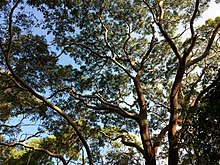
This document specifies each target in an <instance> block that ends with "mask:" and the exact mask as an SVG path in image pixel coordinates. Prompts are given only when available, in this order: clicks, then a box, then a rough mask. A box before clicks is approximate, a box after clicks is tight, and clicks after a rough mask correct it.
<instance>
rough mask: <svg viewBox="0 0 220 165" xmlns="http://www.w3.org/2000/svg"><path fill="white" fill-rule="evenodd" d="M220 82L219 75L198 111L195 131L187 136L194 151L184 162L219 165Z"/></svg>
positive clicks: (193, 123) (194, 121)
mask: <svg viewBox="0 0 220 165" xmlns="http://www.w3.org/2000/svg"><path fill="white" fill-rule="evenodd" d="M219 80H220V76H219V73H218V75H217V77H216V79H215V80H214V81H213V82H212V83H211V85H210V86H209V88H210V90H209V92H208V93H207V94H206V95H205V97H204V98H203V99H202V101H201V103H200V105H199V106H198V107H197V109H196V111H197V113H196V114H195V116H194V119H193V122H192V124H191V125H190V127H191V130H193V131H191V132H189V133H188V134H186V135H187V142H188V143H189V144H191V147H189V149H191V150H192V151H189V154H188V157H186V158H185V160H184V161H187V162H193V163H192V164H210V165H211V164H219V161H220V159H219V156H218V155H219V147H220V146H219V135H220V134H219V133H220V132H219V130H218V126H219V121H220V120H219V108H220V100H219V94H220V91H219V85H220V84H219V83H220V81H219ZM192 153H195V154H194V155H193V154H192ZM188 164H189V163H188Z"/></svg>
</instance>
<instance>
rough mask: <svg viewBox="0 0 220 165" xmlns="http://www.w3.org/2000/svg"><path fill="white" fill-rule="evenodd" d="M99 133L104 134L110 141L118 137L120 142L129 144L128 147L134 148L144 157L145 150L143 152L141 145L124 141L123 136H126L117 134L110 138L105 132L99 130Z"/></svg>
mask: <svg viewBox="0 0 220 165" xmlns="http://www.w3.org/2000/svg"><path fill="white" fill-rule="evenodd" d="M101 133H102V134H104V136H105V137H107V138H108V139H110V140H111V141H116V140H118V139H121V142H122V144H124V145H126V146H129V147H134V148H136V149H137V150H138V151H139V152H140V153H141V154H142V155H143V156H144V157H145V152H144V150H143V148H141V146H139V145H138V144H137V143H134V142H129V141H126V140H125V137H126V136H125V135H119V136H117V137H115V138H111V137H110V136H108V135H107V134H106V133H105V132H102V131H101ZM128 135H129V134H128Z"/></svg>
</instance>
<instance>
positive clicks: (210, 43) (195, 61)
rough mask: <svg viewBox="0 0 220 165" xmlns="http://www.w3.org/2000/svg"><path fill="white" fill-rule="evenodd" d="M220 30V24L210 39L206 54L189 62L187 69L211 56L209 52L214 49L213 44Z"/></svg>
mask: <svg viewBox="0 0 220 165" xmlns="http://www.w3.org/2000/svg"><path fill="white" fill-rule="evenodd" d="M219 28H220V23H218V25H217V26H216V28H215V29H214V31H213V33H212V36H211V37H210V38H209V40H208V44H207V46H206V49H205V51H204V53H203V54H202V55H201V56H199V57H197V58H195V59H193V60H191V61H189V62H188V63H187V67H189V66H191V65H193V64H196V63H198V62H199V61H201V60H202V59H204V58H205V57H206V56H208V55H209V52H210V50H211V47H212V44H213V42H214V39H215V36H216V35H217V34H218V31H219Z"/></svg>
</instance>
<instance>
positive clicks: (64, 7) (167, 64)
mask: <svg viewBox="0 0 220 165" xmlns="http://www.w3.org/2000/svg"><path fill="white" fill-rule="evenodd" d="M209 2H210V0H201V1H199V6H198V9H197V10H196V9H195V6H196V2H192V1H189V0H187V1H176V0H175V1H174V0H170V1H165V2H164V4H163V8H161V3H162V1H160V3H159V1H158V0H145V1H142V0H133V1H123V0H109V1H96V0H90V1H82V0H74V1H70V0H51V1H42V0H27V1H24V2H20V3H18V6H17V7H16V9H15V11H14V13H13V15H12V16H11V15H10V12H11V13H12V9H13V5H15V4H16V1H1V2H0V9H1V15H0V21H1V22H0V23H1V24H0V43H1V49H0V124H1V128H0V134H1V135H4V136H2V137H4V138H3V139H4V140H2V139H1V142H2V141H4V142H7V143H13V142H15V141H19V140H20V141H22V140H23V142H25V144H28V145H30V146H35V147H41V148H45V149H48V151H50V152H53V153H59V154H61V155H62V156H63V157H64V158H65V159H66V160H69V161H70V162H71V161H75V162H81V161H82V160H86V159H85V157H84V154H83V152H84V151H85V149H84V147H85V145H84V144H82V141H81V139H79V136H78V134H77V132H76V129H74V128H72V127H70V122H68V121H67V120H66V118H65V117H64V116H65V115H67V116H68V117H70V118H71V121H74V123H75V124H76V126H77V128H78V130H79V132H80V133H82V136H83V137H84V138H85V139H86V141H87V143H88V144H89V146H90V148H91V151H92V156H93V158H94V163H95V164H100V163H103V164H142V163H143V161H144V159H145V160H146V157H144V154H143V153H141V152H140V151H142V150H143V148H144V144H145V143H148V142H146V141H145V140H144V139H143V135H142V134H141V131H140V130H142V132H143V130H144V131H146V130H147V131H149V133H150V135H149V136H148V135H146V136H148V137H149V139H150V143H152V145H151V147H152V148H154V147H155V146H154V143H156V142H157V140H158V137H159V136H160V135H161V134H160V133H161V132H162V130H163V129H164V128H165V127H166V126H167V125H168V124H167V123H169V122H170V121H171V120H170V119H169V116H170V112H171V109H170V107H172V106H171V104H172V103H171V102H172V95H171V93H172V92H173V91H174V90H175V89H176V88H177V87H176V86H174V84H175V83H174V80H175V79H176V80H177V81H179V82H180V84H181V85H180V87H178V88H179V89H178V90H177V96H178V97H177V104H178V105H177V107H178V108H176V111H177V112H176V113H177V115H178V116H179V118H181V117H182V118H181V119H182V120H183V121H186V119H187V117H188V116H190V115H191V116H196V117H198V120H197V121H199V122H198V123H196V128H195V130H196V133H195V137H197V138H198V139H200V140H201V141H199V140H198V142H201V144H203V146H204V148H202V147H201V144H200V143H199V144H197V143H196V142H195V143H194V144H195V146H191V145H188V146H187V147H188V148H189V150H191V149H192V148H195V150H196V151H198V154H199V157H205V158H206V157H210V158H209V159H210V160H211V159H212V154H213V155H214V156H215V154H216V155H217V154H218V153H217V152H214V150H213V148H211V149H210V150H209V151H212V152H208V154H205V153H207V151H206V150H207V149H208V148H210V146H211V145H212V142H213V143H214V144H216V145H214V147H216V146H217V142H218V141H217V140H216V139H217V138H215V137H214V135H215V134H217V133H216V132H214V131H215V128H216V127H217V125H216V123H215V122H214V121H219V119H217V118H214V117H215V116H213V114H216V113H218V111H217V109H218V106H219V105H218V100H215V97H214V94H210V96H208V95H207V97H205V98H206V99H204V100H203V102H204V106H202V104H200V108H199V110H198V112H195V111H190V110H191V109H190V108H191V106H192V105H193V102H194V101H195V100H196V98H197V97H198V96H199V94H200V92H201V91H203V90H204V89H206V88H207V87H208V86H209V84H210V83H211V82H212V80H213V77H215V76H216V75H217V68H218V67H219V60H220V57H219V54H218V53H219V49H220V47H219V40H218V39H216V38H217V37H219V34H218V32H217V33H216V34H215V35H216V36H217V37H216V38H215V39H214V40H213V43H211V42H210V38H211V36H212V35H213V31H214V29H215V28H216V27H217V25H219V19H220V17H217V18H215V19H208V20H206V22H205V24H204V25H201V26H199V27H194V28H193V29H192V22H194V21H195V20H197V19H199V18H200V17H201V15H202V13H203V12H204V11H205V10H206V9H207V8H208V6H209ZM195 10H196V11H195ZM163 12H164V14H163ZM10 16H11V18H9V17H10ZM193 16H195V17H194V18H193ZM190 25H191V26H190ZM180 27H183V29H184V28H185V29H187V28H188V27H190V29H189V30H187V32H189V33H191V34H190V35H189V36H187V37H186V38H184V37H181V36H182V33H183V31H182V30H183V29H182V28H180ZM163 31H165V34H164V32H163ZM194 33H195V35H194ZM166 35H167V37H168V38H169V39H170V40H172V42H171V41H169V39H167V37H166ZM194 41H195V42H194ZM172 44H173V45H174V46H173V45H172ZM209 44H210V49H209V50H208V49H207V47H208V46H209ZM207 45H208V46H207ZM173 47H175V48H176V49H177V50H178V53H179V55H180V57H181V58H182V57H183V56H184V55H185V54H186V52H187V51H188V50H189V51H190V52H189V54H188V55H187V57H184V58H186V61H185V62H184V65H183V66H181V67H182V68H181V67H180V65H181V64H182V61H184V58H182V59H180V57H178V55H177V53H176V52H175V48H173ZM191 48H192V49H191ZM204 52H205V53H206V52H207V56H204V57H203V56H202V55H203V54H204ZM200 57H202V59H203V60H202V59H201V60H198V62H195V63H193V61H195V59H198V58H200ZM62 61H65V63H63V62H62ZM66 63H68V64H66ZM192 63H193V64H192ZM191 64H192V65H191ZM10 66H11V67H10ZM180 69H183V76H182V77H181V76H180V78H179V79H178V76H179V75H180V74H179V70H180ZM12 70H13V71H12ZM177 81H176V82H177ZM138 89H141V92H140V91H138ZM213 90H214V91H215V92H217V89H213ZM211 92H213V91H211ZM215 95H216V94H215ZM141 99H142V100H141ZM143 100H144V102H143ZM141 101H142V102H141ZM144 106H146V112H145V113H143V112H144V110H143V107H144ZM56 107H59V108H60V109H61V110H62V111H61V112H60V111H56V110H55V109H56ZM210 111H211V113H210ZM57 112H58V113H57ZM63 114H65V115H63ZM130 114H132V115H130ZM189 114H190V115H189ZM129 115H130V116H129ZM141 115H142V116H141ZM209 115H210V116H209ZM131 116H132V117H131ZM133 116H135V117H137V116H138V117H137V118H135V117H133ZM134 118H135V119H134ZM142 119H146V120H147V123H145V124H146V125H145V126H146V128H144V129H143V128H142V126H143V125H142V124H141V123H142V121H143V120H142ZM206 119H207V122H205V124H207V125H203V124H204V123H203V122H200V121H203V120H205V121H206ZM210 119H212V120H210ZM209 120H210V121H209ZM17 121H18V122H17ZM12 123H17V124H15V125H14V124H12ZM217 124H218V122H217ZM27 125H28V126H31V125H35V126H37V131H39V132H35V133H36V134H34V133H33V132H31V134H32V135H33V137H35V136H41V138H36V139H34V138H33V137H32V136H31V135H30V132H28V131H26V130H25V128H24V127H26V126H27ZM145 126H144V127H145ZM179 126H180V130H177V133H178V134H181V138H182V139H181V140H182V141H183V142H187V138H186V137H187V136H189V135H188V134H187V135H185V134H184V133H185V132H187V131H188V130H187V131H185V130H184V129H185V128H187V129H188V125H187V124H186V123H181V124H179ZM211 126H213V127H212V128H213V129H211V128H210V127H211ZM189 130H190V127H189ZM209 131H211V132H209ZM183 132H184V133H183ZM189 132H190V131H189ZM213 132H214V133H213ZM45 134H46V135H45ZM204 134H211V135H213V136H210V137H209V136H208V137H207V139H206V138H205V139H202V137H203V135H204ZM158 135H159V136H158ZM45 136H46V137H45ZM24 137H25V138H24ZM43 137H44V138H43ZM166 137H167V136H165V135H163V138H161V139H160V143H159V146H161V149H162V152H163V155H161V157H160V156H159V157H158V159H162V158H164V157H163V156H164V155H165V156H166V155H167V154H168V149H167V144H168V141H167V138H166ZM29 138H30V139H29ZM210 138H211V139H212V138H213V139H212V140H213V141H211V142H210V143H208V141H210ZM28 139H29V140H28ZM123 140H125V141H126V142H130V143H132V144H136V148H135V147H132V146H129V145H128V146H126V144H125V142H124V143H123ZM168 140H169V139H168ZM215 140H216V141H215ZM206 144H207V146H206ZM148 145H149V144H148ZM137 146H139V147H140V148H141V149H142V150H141V149H140V148H139V151H138V147H137ZM179 146H180V150H181V149H182V150H183V146H184V145H179ZM196 147H197V148H196ZM3 150H4V149H3ZM103 151H104V153H103ZM143 152H146V149H145V150H143ZM145 154H146V153H145ZM179 155H180V156H183V159H182V160H180V162H181V163H182V162H184V161H188V162H187V163H189V159H184V156H185V157H187V156H186V155H184V152H183V153H182V154H181V153H180V154H179ZM188 155H189V156H190V154H189V153H188ZM4 157H5V158H6V160H5V162H4V163H6V164H24V163H27V161H29V164H37V161H40V163H46V162H47V161H51V162H53V161H54V159H53V158H51V157H48V156H47V155H46V154H45V153H41V152H37V151H33V150H31V149H26V148H24V147H15V148H11V149H7V152H5V155H4ZM57 161H58V160H57ZM53 163H56V161H54V162H53ZM86 163H87V161H86Z"/></svg>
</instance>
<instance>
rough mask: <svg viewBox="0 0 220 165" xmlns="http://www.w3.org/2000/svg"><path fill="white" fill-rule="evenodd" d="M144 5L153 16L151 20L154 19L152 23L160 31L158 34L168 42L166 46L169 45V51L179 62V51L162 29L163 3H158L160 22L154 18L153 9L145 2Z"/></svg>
mask: <svg viewBox="0 0 220 165" xmlns="http://www.w3.org/2000/svg"><path fill="white" fill-rule="evenodd" d="M144 3H145V4H146V5H147V7H148V8H149V10H150V12H151V14H152V16H153V19H154V22H155V23H156V25H157V26H158V28H159V30H160V32H161V34H162V35H163V37H164V38H165V39H166V41H167V42H168V44H169V45H170V47H171V49H172V50H173V52H174V54H175V55H176V57H177V58H178V59H179V61H180V60H181V58H182V57H181V53H180V52H179V50H178V48H177V47H176V45H175V43H174V42H173V40H172V39H171V37H170V36H169V35H168V33H167V32H166V31H165V30H164V29H163V27H162V22H163V21H162V19H161V18H163V12H164V11H163V10H164V9H163V8H162V7H163V6H162V5H163V1H161V2H160V4H159V8H160V10H161V16H160V21H158V20H157V19H156V16H155V14H154V12H153V9H152V7H151V6H150V5H149V4H148V3H147V2H146V1H144Z"/></svg>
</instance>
